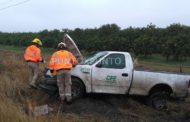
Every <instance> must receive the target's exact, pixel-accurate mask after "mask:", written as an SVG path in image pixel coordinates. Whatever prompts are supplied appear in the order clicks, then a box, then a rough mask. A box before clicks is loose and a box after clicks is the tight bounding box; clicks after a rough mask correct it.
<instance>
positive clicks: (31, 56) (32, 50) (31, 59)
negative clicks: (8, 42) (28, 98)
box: [24, 38, 45, 88]
mask: <svg viewBox="0 0 190 122" xmlns="http://www.w3.org/2000/svg"><path fill="white" fill-rule="evenodd" d="M40 46H42V42H41V40H39V39H37V38H35V39H34V40H33V41H32V42H31V44H30V45H29V46H28V47H27V48H26V50H25V53H24V59H25V61H26V62H27V64H28V66H29V68H30V69H31V74H30V78H29V81H30V86H31V87H35V88H36V81H37V78H38V75H39V71H40V70H39V62H43V63H45V61H44V60H43V59H42V57H41V50H40Z"/></svg>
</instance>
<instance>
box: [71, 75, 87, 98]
mask: <svg viewBox="0 0 190 122" xmlns="http://www.w3.org/2000/svg"><path fill="white" fill-rule="evenodd" d="M84 94H85V87H84V85H83V83H82V82H81V81H80V80H79V79H77V78H72V98H73V100H75V99H78V98H81V97H83V95H84Z"/></svg>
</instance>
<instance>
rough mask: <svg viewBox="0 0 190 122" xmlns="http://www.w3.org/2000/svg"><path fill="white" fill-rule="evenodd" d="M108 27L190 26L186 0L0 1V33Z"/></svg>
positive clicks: (189, 8)
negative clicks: (111, 25) (175, 24)
mask: <svg viewBox="0 0 190 122" xmlns="http://www.w3.org/2000/svg"><path fill="white" fill-rule="evenodd" d="M22 2H23V3H22ZM24 2H25V3H24ZM21 3H22V4H21ZM16 5H17V6H16ZM11 6H12V7H11ZM111 23H115V24H117V25H118V26H120V27H121V28H127V27H129V26H133V27H144V26H146V25H147V24H149V23H153V24H155V25H157V26H158V27H166V26H168V25H170V24H172V23H181V24H185V25H190V0H0V31H3V32H28V31H32V32H37V31H41V30H44V29H48V30H52V29H62V28H68V29H74V28H95V27H100V26H101V25H104V24H111Z"/></svg>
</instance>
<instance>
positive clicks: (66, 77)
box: [57, 70, 72, 101]
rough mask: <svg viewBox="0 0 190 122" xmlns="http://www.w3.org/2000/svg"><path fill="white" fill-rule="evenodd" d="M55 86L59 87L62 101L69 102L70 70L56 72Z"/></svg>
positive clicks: (70, 97)
mask: <svg viewBox="0 0 190 122" xmlns="http://www.w3.org/2000/svg"><path fill="white" fill-rule="evenodd" d="M57 85H58V87H59V95H60V98H61V100H62V101H64V100H65V98H66V99H67V100H71V99H72V96H71V85H72V82H71V73H70V70H59V71H58V72H57Z"/></svg>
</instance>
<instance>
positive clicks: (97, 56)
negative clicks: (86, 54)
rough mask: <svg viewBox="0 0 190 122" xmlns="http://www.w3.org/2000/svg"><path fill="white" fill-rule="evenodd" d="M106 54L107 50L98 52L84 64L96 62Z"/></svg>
mask: <svg viewBox="0 0 190 122" xmlns="http://www.w3.org/2000/svg"><path fill="white" fill-rule="evenodd" d="M106 54H107V52H99V53H96V54H95V55H94V56H92V57H90V58H88V59H86V60H85V63H84V64H86V65H92V64H94V63H96V62H97V61H98V60H100V59H101V58H102V57H104V56H105V55H106Z"/></svg>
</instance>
